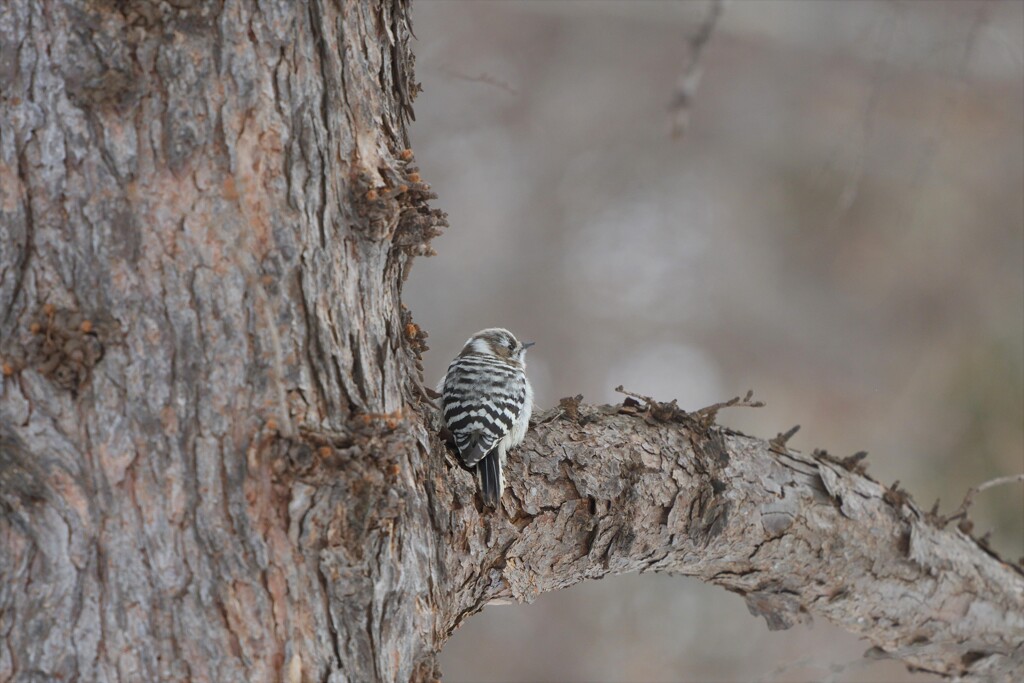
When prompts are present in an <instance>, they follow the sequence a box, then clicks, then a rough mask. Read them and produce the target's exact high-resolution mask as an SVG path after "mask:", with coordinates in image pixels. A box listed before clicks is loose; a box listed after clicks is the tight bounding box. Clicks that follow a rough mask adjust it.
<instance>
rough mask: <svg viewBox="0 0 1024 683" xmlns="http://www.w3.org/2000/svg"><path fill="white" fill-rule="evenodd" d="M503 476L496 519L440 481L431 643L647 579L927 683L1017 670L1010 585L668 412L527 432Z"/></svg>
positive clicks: (867, 492) (909, 514)
mask: <svg viewBox="0 0 1024 683" xmlns="http://www.w3.org/2000/svg"><path fill="white" fill-rule="evenodd" d="M634 405H635V404H634ZM659 409H660V413H659V414H658V417H657V418H656V417H655V413H658V411H659ZM630 413H632V414H630ZM659 418H660V419H659ZM848 467H849V468H848ZM509 469H510V470H511V471H512V473H511V476H510V493H509V494H506V496H505V498H504V501H503V502H504V505H505V512H506V513H507V514H495V515H487V514H484V515H478V514H477V512H476V510H475V508H474V507H473V506H472V504H471V501H472V500H473V498H472V491H473V489H472V481H470V480H469V477H468V476H467V477H458V479H459V480H460V482H462V483H461V484H460V485H458V486H456V487H455V490H454V491H453V494H454V499H455V506H454V507H455V508H456V511H455V512H454V513H451V516H450V523H449V527H448V529H446V531H447V532H448V533H449V534H450V535H451V537H452V539H453V540H452V543H451V545H450V551H449V553H448V556H447V558H446V570H447V572H448V583H449V585H450V587H451V590H452V601H453V604H452V605H451V609H450V610H449V614H448V621H447V623H445V624H444V625H443V629H444V630H445V632H446V633H448V632H450V631H451V630H452V629H454V627H456V626H457V625H458V624H459V623H460V621H461V620H462V619H463V618H464V616H466V615H468V614H471V613H473V612H475V611H477V610H479V609H481V608H482V607H483V606H484V605H486V604H487V603H488V602H492V601H503V600H516V601H526V602H529V601H531V600H533V599H534V598H535V597H536V596H537V595H539V594H540V593H543V592H545V591H550V590H555V589H558V588H564V587H566V586H569V585H572V584H574V583H577V582H579V581H582V580H583V579H587V578H597V577H601V576H605V575H608V574H623V573H628V572H643V571H663V572H670V573H678V574H685V575H690V576H696V577H698V578H700V579H701V580H703V581H707V582H710V583H714V584H717V585H719V586H722V587H723V588H725V589H727V590H729V591H732V592H735V593H738V594H740V595H743V596H744V597H745V598H746V601H747V605H748V607H749V609H750V611H751V612H752V613H754V614H759V615H762V616H764V617H765V620H766V621H767V623H768V627H769V628H771V629H784V628H789V627H790V626H792V625H793V624H795V623H797V622H800V621H802V620H804V619H805V618H807V617H808V615H812V614H813V615H819V616H822V617H825V618H826V619H828V620H829V621H832V622H833V623H836V624H838V625H840V626H842V627H844V628H846V629H848V630H850V631H852V632H854V633H857V634H858V635H860V636H863V637H864V638H867V639H868V640H869V641H871V643H872V644H873V645H874V648H877V649H876V650H875V652H876V653H877V652H878V650H881V651H884V652H885V653H888V654H889V655H891V656H894V657H897V658H899V659H902V660H903V661H905V662H906V663H907V664H908V665H910V666H911V667H914V668H919V669H925V670H928V671H932V672H935V673H938V674H941V675H944V676H950V677H955V676H963V677H965V678H969V679H979V680H980V679H985V680H993V679H996V680H998V679H1007V680H1009V679H1010V678H1011V677H1012V676H1013V675H1014V672H1016V673H1017V674H1019V673H1020V670H1021V667H1022V664H1024V645H1022V636H1024V576H1022V572H1021V570H1020V569H1019V568H1017V567H1015V566H1012V565H1010V564H1008V563H1006V562H1003V561H1001V560H1000V559H999V558H997V557H995V556H994V555H993V554H991V553H990V552H988V551H986V550H985V549H983V548H982V547H980V546H979V545H978V544H977V542H976V541H974V540H973V539H972V538H971V537H969V536H967V535H965V534H963V533H962V532H960V531H959V530H955V529H952V528H951V529H948V530H947V529H943V528H940V526H941V525H939V524H937V523H935V520H934V518H933V517H931V516H930V515H928V514H926V513H923V512H922V511H921V510H920V509H919V508H918V507H917V506H916V505H915V504H914V502H913V501H912V500H911V499H910V498H909V496H908V495H906V493H905V492H903V491H900V490H898V489H895V488H893V489H887V488H886V487H884V486H882V485H881V484H879V483H878V482H876V481H873V480H872V479H870V478H869V477H867V476H865V475H863V474H861V473H859V472H858V471H856V470H857V469H858V468H857V466H856V465H855V464H852V463H847V466H844V464H843V463H842V462H840V461H837V460H835V459H832V458H830V457H828V456H827V455H825V454H819V453H816V454H815V456H814V457H808V456H806V455H801V454H799V453H795V452H792V451H790V450H788V449H786V448H785V445H784V443H782V442H781V441H778V440H776V441H771V442H769V441H765V440H761V439H756V438H752V437H748V436H744V435H742V434H739V433H736V432H732V431H729V430H727V429H724V428H722V427H719V426H715V425H709V424H707V423H702V421H701V420H700V419H696V418H695V417H694V416H692V415H686V414H684V413H682V411H678V410H675V409H673V408H672V407H670V406H665V405H661V406H655V408H654V409H653V410H647V409H644V408H637V407H633V408H625V409H623V408H622V407H618V406H600V407H589V406H580V407H578V408H577V409H576V412H575V415H572V416H566V415H562V416H560V417H558V418H557V419H554V420H552V421H549V422H546V423H542V424H537V425H535V426H534V428H533V429H532V430H531V432H530V434H529V436H528V438H527V441H526V443H525V444H524V447H523V448H522V449H521V450H520V451H519V452H518V453H517V454H516V455H513V456H512V464H511V465H510V467H509ZM851 470H853V471H851ZM460 505H462V506H464V507H461V509H460V507H459V506H460Z"/></svg>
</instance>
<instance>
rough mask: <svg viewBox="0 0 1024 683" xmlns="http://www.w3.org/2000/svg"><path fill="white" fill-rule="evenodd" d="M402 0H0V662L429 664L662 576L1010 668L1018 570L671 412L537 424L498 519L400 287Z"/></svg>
mask: <svg viewBox="0 0 1024 683" xmlns="http://www.w3.org/2000/svg"><path fill="white" fill-rule="evenodd" d="M409 39H410V25H409V7H408V3H407V2H405V1H403V0H395V1H394V2H388V1H380V2H378V1H375V0H358V1H356V0H353V1H351V2H332V1H329V0H321V1H317V0H312V1H310V2H308V3H306V2H303V3H293V2H291V1H290V0H277V1H276V2H275V1H274V0H261V1H260V2H255V1H253V0H238V1H228V2H224V3H202V2H170V3H168V2H156V1H153V2H145V1H139V2H130V3H126V2H115V1H113V0H109V1H101V0H95V1H93V2H87V1H85V0H81V1H72V0H65V1H58V0H53V1H48V2H43V1H38V0H10V1H8V2H6V3H5V5H4V7H3V9H2V10H0V116H2V117H0V360H2V362H3V378H2V384H0V680H17V681H30V680H96V681H108V680H110V681H112V680H122V681H139V680H181V681H185V680H194V681H271V680H279V679H283V680H286V681H289V683H293V682H297V681H320V680H329V681H346V680H347V681H367V680H388V681H390V680H430V679H433V678H436V677H437V676H438V672H437V669H436V664H435V659H434V655H435V653H436V652H437V651H438V650H439V649H440V648H441V647H442V646H443V644H444V642H445V640H446V639H447V638H448V636H449V635H450V634H451V632H452V631H453V630H454V629H455V628H456V627H457V626H458V625H459V624H460V623H461V622H462V620H463V619H464V618H465V617H466V616H468V615H470V614H472V613H474V612H476V611H478V610H480V609H482V607H483V606H484V605H486V604H487V603H488V602H491V601H496V600H498V601H500V600H508V599H513V600H530V599H532V598H533V597H535V596H536V595H537V594H539V593H540V592H543V591H546V590H553V589H557V588H561V587H564V586H568V585H571V584H573V583H575V582H578V581H580V580H583V579H585V578H589V577H596V576H602V575H605V574H609V573H622V572H628V571H643V570H652V571H671V572H678V573H683V574H691V575H695V576H699V577H702V578H703V579H705V580H708V581H712V582H714V583H717V584H719V585H722V586H724V587H725V588H727V589H729V590H732V591H735V592H739V593H742V594H744V595H745V596H746V599H747V601H748V604H749V605H750V606H751V609H752V611H754V612H756V613H759V614H763V615H765V617H766V619H767V620H768V624H769V626H770V627H773V628H775V627H786V626H788V625H790V624H792V623H794V622H795V621H796V620H799V619H800V618H802V617H803V616H804V615H805V614H808V613H810V614H818V615H822V616H824V617H825V618H828V619H830V620H832V621H835V622H837V623H839V624H842V625H844V626H846V627H848V628H849V629H851V630H853V631H855V632H857V633H859V634H861V635H863V636H864V637H865V638H867V639H869V640H870V641H871V642H872V643H874V644H875V645H876V646H877V647H878V648H881V649H882V650H885V651H887V652H891V653H894V655H895V656H898V657H901V658H902V659H904V660H906V661H907V662H908V663H910V664H911V665H913V666H917V667H921V668H925V669H929V670H931V671H936V672H938V673H941V674H943V675H946V676H951V677H952V676H966V677H975V678H983V677H986V676H991V677H1004V678H1009V677H1011V676H1012V675H1013V672H1014V671H1015V670H1016V671H1019V670H1020V668H1021V667H1022V659H1024V649H1022V645H1021V640H1022V635H1024V617H1022V614H1024V579H1022V576H1021V573H1020V571H1019V569H1018V568H1016V567H1014V566H1012V565H1010V564H1007V563H1004V562H1001V561H1000V560H999V559H998V558H996V557H994V556H993V555H991V554H990V553H988V552H986V551H985V550H984V549H983V548H981V547H979V546H978V545H977V544H976V543H975V542H974V541H973V540H972V539H970V538H969V537H968V536H966V535H964V534H963V533H961V532H960V531H958V530H955V529H948V530H946V529H942V528H940V527H941V525H939V524H936V523H935V521H934V519H933V518H932V517H930V516H929V515H927V514H922V513H921V512H920V511H919V510H918V509H917V508H916V507H915V506H914V505H913V503H912V502H910V501H909V499H908V498H907V497H906V496H905V495H903V494H902V493H901V492H898V491H890V490H887V489H884V488H883V487H881V486H880V485H878V484H877V483H875V482H873V481H871V480H870V479H868V478H866V477H864V476H863V475H861V474H859V473H857V472H855V471H848V470H847V469H846V468H844V467H842V466H840V465H837V464H836V463H835V462H833V461H831V460H829V459H827V458H824V457H817V458H807V457H804V456H800V455H798V454H794V453H791V452H789V451H788V450H787V449H786V448H785V446H784V444H783V443H782V442H780V441H776V442H774V443H769V442H764V441H760V440H757V439H753V438H749V437H745V436H742V435H738V434H734V433H730V432H728V431H726V430H724V429H722V428H720V427H717V426H715V425H714V424H713V416H712V413H713V411H712V412H709V413H707V414H702V415H696V416H694V415H684V414H682V413H679V412H678V411H676V410H674V409H673V408H671V407H670V406H663V405H657V404H652V405H638V404H634V403H629V404H627V405H624V406H620V407H602V408H591V407H583V406H579V405H578V404H577V403H576V402H574V401H567V402H565V403H564V404H563V407H562V409H560V410H558V411H556V412H552V413H549V414H547V415H545V416H541V418H542V419H541V420H540V421H538V423H537V424H535V426H534V428H533V430H532V432H531V434H530V436H529V438H528V440H527V443H526V444H525V446H524V447H523V449H522V450H521V451H520V452H519V453H518V454H517V455H514V456H513V458H512V467H511V470H512V472H511V476H510V477H509V479H510V491H509V493H508V494H507V495H506V497H505V499H504V508H503V510H502V511H501V512H500V513H498V514H487V513H482V512H481V509H480V507H479V501H478V499H477V497H476V495H475V483H474V481H473V478H472V476H471V475H469V474H467V473H466V472H464V471H462V470H461V469H459V468H458V467H457V466H455V465H454V463H453V461H452V460H451V459H450V457H448V456H447V455H446V451H445V447H444V444H443V443H442V441H441V440H440V438H439V437H438V436H437V433H438V424H437V422H436V416H435V414H434V411H433V410H432V409H431V408H430V406H429V405H428V404H427V402H425V401H424V400H423V395H422V392H421V389H420V388H419V387H420V370H419V367H418V361H419V354H420V353H421V352H422V351H423V350H424V349H425V345H424V337H425V334H424V333H423V332H422V331H421V330H419V329H418V328H417V327H416V325H415V324H414V323H413V322H412V320H411V317H410V315H409V313H408V312H407V311H405V310H404V309H403V308H402V306H401V288H402V283H403V281H404V278H405V276H406V275H407V272H408V268H409V264H410V261H411V259H412V258H413V257H414V256H415V255H417V254H422V253H425V252H427V251H429V242H430V239H431V238H432V237H434V236H435V235H436V234H437V233H438V231H439V230H440V228H441V227H442V226H443V225H444V218H443V215H441V214H439V213H438V212H437V211H435V210H432V209H430V208H429V206H428V205H427V202H428V200H429V199H431V198H432V195H431V194H430V192H429V187H428V186H427V185H426V184H424V183H423V181H422V179H421V178H420V177H419V173H418V170H417V169H416V168H415V167H414V166H413V165H412V164H413V163H414V162H413V160H412V155H411V152H410V151H408V150H407V147H408V140H407V133H406V124H407V120H408V118H409V116H410V115H411V108H410V102H411V99H412V97H413V95H414V94H415V90H416V88H417V86H416V85H415V82H414V80H413V77H412V54H411V52H410V50H409Z"/></svg>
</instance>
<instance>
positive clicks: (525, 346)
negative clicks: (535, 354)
mask: <svg viewBox="0 0 1024 683" xmlns="http://www.w3.org/2000/svg"><path fill="white" fill-rule="evenodd" d="M536 343H537V342H526V343H525V344H523V348H524V349H528V348H530V347H531V346H533V345H534V344H536Z"/></svg>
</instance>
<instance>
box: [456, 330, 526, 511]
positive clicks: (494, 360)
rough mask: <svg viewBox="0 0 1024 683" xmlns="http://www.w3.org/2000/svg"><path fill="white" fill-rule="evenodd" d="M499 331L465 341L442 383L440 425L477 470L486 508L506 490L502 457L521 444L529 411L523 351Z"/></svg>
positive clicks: (463, 458) (465, 462)
mask: <svg viewBox="0 0 1024 683" xmlns="http://www.w3.org/2000/svg"><path fill="white" fill-rule="evenodd" d="M531 346H533V344H532V343H530V344H523V343H521V342H520V341H519V340H518V339H516V338H515V337H514V336H513V335H512V333H511V332H509V331H508V330H505V329H502V328H500V327H492V328H489V329H486V330H481V331H479V332H477V333H476V334H474V335H473V336H472V337H470V338H469V339H468V340H467V341H466V345H465V346H464V347H463V348H462V352H461V353H460V354H459V355H458V356H456V357H455V360H453V361H452V362H451V365H449V366H448V372H447V373H445V376H444V379H443V380H442V382H441V393H442V394H443V398H442V408H443V410H444V421H445V424H446V425H448V430H449V431H451V433H452V436H453V437H454V438H455V446H456V448H457V449H458V451H459V459H460V460H461V461H462V464H463V465H465V466H466V467H468V468H471V469H472V468H474V467H475V468H476V471H477V477H478V478H479V481H480V495H481V496H482V497H483V499H484V504H485V505H487V506H489V507H497V506H498V501H499V500H501V494H502V492H503V491H504V490H505V484H504V478H503V477H502V468H503V467H504V466H505V454H506V453H507V452H508V450H509V449H510V448H514V447H515V446H518V445H519V444H520V443H522V441H523V439H524V438H525V437H526V429H527V427H528V426H529V424H530V413H531V412H532V410H533V388H532V387H531V386H530V381H529V380H528V379H526V362H525V361H524V356H525V355H526V349H528V348H529V347H531Z"/></svg>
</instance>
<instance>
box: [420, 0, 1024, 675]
mask: <svg viewBox="0 0 1024 683" xmlns="http://www.w3.org/2000/svg"><path fill="white" fill-rule="evenodd" d="M707 10H708V5H707V4H706V3H705V2H696V1H695V2H639V1H624V2H599V1H593V0H591V1H586V2H567V1H557V0H551V1H535V2H525V1H516V2H469V1H462V2H438V1H435V0H429V1H425V0H419V1H418V2H417V3H416V4H415V10H414V11H415V15H414V19H415V30H416V34H417V36H418V38H419V42H418V44H417V45H416V48H415V49H416V53H417V75H418V77H419V79H420V80H421V81H422V83H423V86H424V92H423V93H422V95H421V96H420V97H419V99H418V100H417V102H416V115H417V121H416V122H415V124H414V125H413V127H412V135H413V144H414V148H415V150H416V154H417V161H418V162H419V165H420V167H421V170H422V173H423V175H424V178H425V180H427V181H428V182H430V183H431V184H432V185H433V187H434V188H435V189H436V190H437V192H438V193H439V195H440V196H439V199H438V200H437V201H436V202H435V206H438V207H439V208H443V209H445V210H446V211H448V213H449V215H450V219H451V228H450V229H449V231H448V232H447V233H446V235H445V236H444V237H442V238H440V239H438V240H436V241H435V244H434V246H435V247H436V248H437V250H438V252H439V254H438V256H437V257H435V258H432V259H423V260H420V261H419V262H417V263H416V266H415V268H414V269H413V273H412V277H411V280H410V282H409V283H408V285H407V286H406V295H405V298H406V302H407V303H408V305H409V306H410V308H411V309H412V311H413V313H414V315H415V319H416V321H417V322H418V323H419V324H420V325H422V326H423V327H424V328H425V329H426V330H428V331H429V333H430V339H429V344H430V346H431V351H430V352H429V353H428V354H427V356H426V363H425V367H426V372H427V376H428V380H429V381H430V382H433V381H435V380H436V379H437V378H439V377H440V376H441V375H442V373H443V372H444V369H445V367H446V366H447V363H448V361H449V360H450V359H451V357H452V356H454V355H455V354H456V353H457V352H458V350H459V348H460V346H461V344H462V343H463V342H464V341H465V339H466V338H467V337H468V336H469V335H470V334H472V333H473V332H475V331H476V330H478V329H480V328H483V327H488V326H493V325H501V326H506V327H509V328H511V329H512V330H513V331H514V332H515V333H516V334H517V335H518V336H519V337H520V338H522V339H527V340H533V341H536V342H537V346H536V347H535V348H534V349H533V350H532V351H531V352H530V357H529V373H530V376H531V378H532V380H533V383H534V385H535V387H536V390H537V403H538V405H539V407H540V408H547V407H550V406H552V405H553V404H555V403H557V401H558V399H559V398H560V397H562V396H567V395H573V394H576V393H582V394H584V397H585V399H586V400H587V401H589V402H613V401H618V400H620V399H621V396H619V395H617V394H615V393H614V392H613V390H612V389H613V387H615V386H616V385H618V384H624V385H625V386H626V387H627V388H628V389H631V390H633V391H637V392H641V393H645V394H649V395H653V396H655V397H657V398H659V399H662V400H668V399H671V398H678V399H679V402H680V404H681V405H682V407H684V408H686V409H695V408H699V407H701V406H704V405H707V404H710V403H713V402H715V401H719V400H722V399H727V398H730V397H732V396H735V395H737V394H741V393H742V392H744V391H746V390H747V389H754V391H755V395H756V397H757V398H760V399H762V400H764V401H766V402H767V407H765V408H762V409H759V410H749V409H748V410H733V411H728V412H725V413H723V414H722V415H721V419H722V421H723V422H725V423H726V424H729V425H730V426H733V427H736V428H738V429H741V430H743V431H745V432H747V433H752V434H756V435H760V436H764V437H771V436H774V435H775V434H776V433H777V432H779V431H784V430H785V429H787V428H789V427H790V426H792V425H794V424H797V423H799V424H801V425H803V429H802V430H801V431H800V433H799V434H798V435H797V436H796V437H795V438H794V440H793V441H792V442H791V445H792V446H794V447H795V448H797V449H800V450H804V451H810V450H811V449H813V448H825V449H827V450H829V451H830V452H831V453H833V454H836V455H840V456H843V455H849V454H851V453H853V452H855V451H858V450H867V451H870V453H871V455H870V456H869V460H868V462H869V472H870V473H871V474H872V475H873V476H874V477H876V478H878V479H880V480H881V481H882V482H885V483H890V482H892V481H893V480H896V479H899V480H900V481H901V483H902V485H903V486H904V487H905V488H906V489H908V490H909V491H910V492H911V494H912V495H913V496H914V498H915V499H916V500H917V502H918V503H919V504H920V505H922V506H923V507H926V508H928V507H931V504H932V503H933V502H934V501H935V499H936V498H941V499H942V510H943V511H944V512H949V511H951V510H952V509H954V508H955V507H956V505H957V504H958V503H959V501H960V499H961V498H962V497H963V494H964V492H965V491H966V489H967V488H968V487H969V486H971V485H972V484H976V483H979V482H982V481H985V480H988V479H990V478H993V477H997V476H1001V475H1007V474H1014V473H1018V472H1021V471H1024V199H1022V187H1024V86H1022V83H1024V66H1022V65H1024V3H1021V2H1018V1H1016V0H1002V1H1000V0H988V1H985V0H974V1H959V2H943V1H927V2H926V1H911V2H905V1H904V2H900V1H880V2H868V1H861V2H825V1H821V0H818V1H814V2H809V1H805V2H773V1H768V0H759V1H756V2H755V1H742V0H738V1H737V0H734V1H733V2H730V3H727V5H726V7H725V11H724V13H723V15H722V17H721V20H720V22H719V23H718V26H717V28H716V31H715V34H714V36H713V37H712V38H711V41H710V42H709V43H708V44H707V46H706V49H705V51H704V54H703V58H702V67H703V80H702V81H701V84H700V88H699V90H698V91H697V93H696V97H695V99H694V101H693V104H692V108H691V110H690V125H689V128H688V130H687V132H686V135H685V136H684V137H683V138H682V139H673V138H672V137H671V135H670V129H671V126H670V123H671V116H670V114H669V111H668V105H669V103H670V102H671V100H672V93H673V88H674V86H675V83H676V81H677V79H678V78H679V77H680V74H681V73H682V71H683V69H684V66H685V63H686V60H687V56H688V48H687V41H688V38H689V36H691V35H692V34H693V33H694V32H695V31H696V30H697V28H698V26H699V25H700V23H701V21H702V20H703V18H704V16H705V15H706V13H707ZM972 517H973V518H974V520H975V521H976V524H977V527H976V530H977V531H978V532H979V533H984V532H986V531H991V532H992V543H993V545H994V547H995V548H996V549H997V550H998V551H999V552H1001V553H1002V554H1003V555H1004V556H1006V557H1011V558H1017V557H1019V556H1021V555H1024V487H1021V486H1020V485H1016V486H1005V487H1001V488H996V489H992V490H989V491H987V492H985V493H982V494H981V495H980V496H979V497H978V499H977V502H976V504H975V506H974V508H973V511H972ZM867 647H868V644H867V643H866V642H864V641H859V640H858V639H857V638H856V637H854V636H852V635H849V634H846V633H845V632H843V631H840V630H839V629H836V628H834V627H832V626H830V625H829V624H827V623H825V622H823V621H821V620H818V621H816V622H815V623H814V624H813V625H811V626H804V627H798V628H795V629H793V630H791V631H787V632H782V633H770V632H768V630H767V629H766V628H765V626H764V623H763V620H761V619H755V618H753V617H751V616H750V615H749V614H748V613H747V610H746V607H745V606H744V604H743V602H742V599H740V598H739V597H737V596H735V595H732V594H729V593H726V592H724V591H722V590H719V589H715V588H712V587H708V586H705V585H703V584H701V583H699V582H697V581H695V580H692V579H686V578H680V577H666V576H627V577H617V578H614V579H606V580H604V581H600V582H591V583H588V584H583V585H580V586H577V587H575V588H572V589H569V590H565V591H561V592H559V593H557V594H549V595H545V596H542V597H541V598H540V599H539V600H538V601H537V602H536V603H534V604H532V605H524V606H511V607H491V608H488V609H486V610H485V611H484V612H483V613H482V614H480V615H478V616H476V617H473V618H472V619H470V620H468V621H467V622H466V624H465V625H464V626H463V627H462V628H461V629H460V631H459V632H458V633H456V634H455V636H454V637H453V639H452V641H451V642H450V643H449V645H448V647H447V648H446V649H445V651H444V653H443V654H442V658H441V659H442V666H443V670H444V672H445V680H447V681H526V680H531V681H533V680H536V681H554V680H560V681H683V680H686V681H747V680H764V681H819V680H840V681H896V680H907V681H928V680H931V678H930V677H928V676H927V675H923V674H910V673H908V672H907V671H906V670H905V668H904V667H903V666H902V665H899V664H897V663H894V662H868V661H865V660H861V659H860V655H861V654H862V653H863V652H864V651H865V650H866V649H867Z"/></svg>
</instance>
